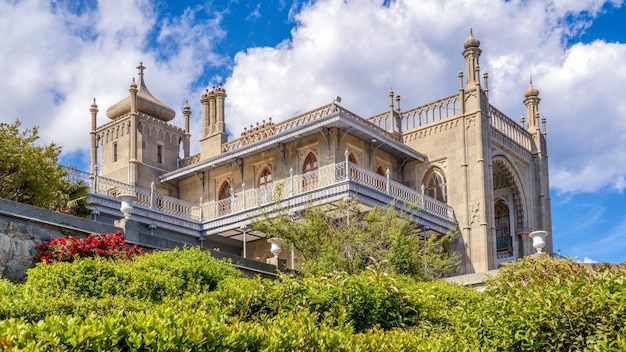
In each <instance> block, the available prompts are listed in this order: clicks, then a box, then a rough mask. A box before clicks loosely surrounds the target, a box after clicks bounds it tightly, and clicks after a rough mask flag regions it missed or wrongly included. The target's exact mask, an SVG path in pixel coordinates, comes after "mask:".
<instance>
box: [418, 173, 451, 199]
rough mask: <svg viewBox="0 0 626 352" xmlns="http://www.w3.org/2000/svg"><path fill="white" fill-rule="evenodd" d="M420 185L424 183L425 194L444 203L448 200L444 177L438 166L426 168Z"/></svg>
mask: <svg viewBox="0 0 626 352" xmlns="http://www.w3.org/2000/svg"><path fill="white" fill-rule="evenodd" d="M422 185H424V194H426V195H427V196H429V197H431V198H435V199H436V200H438V201H440V202H444V203H446V202H447V201H448V189H447V185H446V177H445V175H444V173H443V171H442V170H441V169H440V168H438V167H433V168H431V169H430V170H428V172H427V173H426V176H424V179H423V180H422Z"/></svg>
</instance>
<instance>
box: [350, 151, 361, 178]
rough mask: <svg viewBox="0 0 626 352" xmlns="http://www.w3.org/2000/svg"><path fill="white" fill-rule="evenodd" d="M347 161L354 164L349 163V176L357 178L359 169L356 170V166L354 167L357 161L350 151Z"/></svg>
mask: <svg viewBox="0 0 626 352" xmlns="http://www.w3.org/2000/svg"><path fill="white" fill-rule="evenodd" d="M348 161H349V162H350V163H351V164H354V166H353V165H350V178H354V179H357V178H359V170H357V168H356V167H355V166H356V165H358V164H359V163H357V162H356V157H355V156H354V154H352V153H350V155H348Z"/></svg>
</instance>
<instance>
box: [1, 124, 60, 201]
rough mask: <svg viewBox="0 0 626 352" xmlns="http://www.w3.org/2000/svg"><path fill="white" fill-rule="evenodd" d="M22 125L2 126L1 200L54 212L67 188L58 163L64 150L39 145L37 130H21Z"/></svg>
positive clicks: (53, 145) (35, 128) (55, 146)
mask: <svg viewBox="0 0 626 352" xmlns="http://www.w3.org/2000/svg"><path fill="white" fill-rule="evenodd" d="M21 126H22V123H21V122H20V120H16V121H15V123H12V124H8V123H0V197H2V198H6V199H10V200H13V201H17V202H21V203H27V204H32V205H35V206H38V207H42V208H47V209H54V208H55V206H56V205H57V204H58V200H59V199H61V198H62V197H63V193H64V190H66V189H68V187H69V181H67V180H65V179H64V176H65V175H66V172H65V170H64V169H63V167H62V166H60V165H59V164H58V158H59V154H60V153H61V147H60V146H57V145H56V144H54V143H50V144H43V145H41V144H40V143H39V132H38V128H37V127H33V129H30V130H29V129H24V130H23V131H20V129H21Z"/></svg>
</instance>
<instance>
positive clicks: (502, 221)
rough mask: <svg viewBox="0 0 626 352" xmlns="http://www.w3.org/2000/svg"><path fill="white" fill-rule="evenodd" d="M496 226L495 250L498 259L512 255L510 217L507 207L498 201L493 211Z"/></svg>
mask: <svg viewBox="0 0 626 352" xmlns="http://www.w3.org/2000/svg"><path fill="white" fill-rule="evenodd" d="M494 213H495V225H496V250H497V257H498V258H506V257H510V256H512V255H513V237H512V236H511V217H510V213H509V206H508V205H507V204H506V203H505V202H503V201H501V200H499V201H498V202H497V203H496V205H495V209H494Z"/></svg>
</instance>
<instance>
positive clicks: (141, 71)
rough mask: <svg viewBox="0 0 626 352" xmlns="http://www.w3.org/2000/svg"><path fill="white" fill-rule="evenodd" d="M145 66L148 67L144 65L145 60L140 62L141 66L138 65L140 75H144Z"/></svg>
mask: <svg viewBox="0 0 626 352" xmlns="http://www.w3.org/2000/svg"><path fill="white" fill-rule="evenodd" d="M145 68H146V67H145V66H144V65H143V62H139V66H137V69H138V70H139V75H140V76H143V70H144V69H145Z"/></svg>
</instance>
